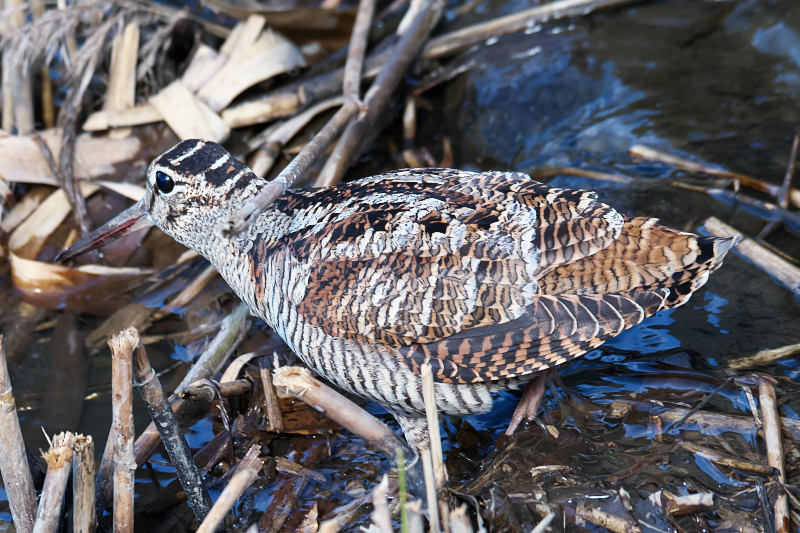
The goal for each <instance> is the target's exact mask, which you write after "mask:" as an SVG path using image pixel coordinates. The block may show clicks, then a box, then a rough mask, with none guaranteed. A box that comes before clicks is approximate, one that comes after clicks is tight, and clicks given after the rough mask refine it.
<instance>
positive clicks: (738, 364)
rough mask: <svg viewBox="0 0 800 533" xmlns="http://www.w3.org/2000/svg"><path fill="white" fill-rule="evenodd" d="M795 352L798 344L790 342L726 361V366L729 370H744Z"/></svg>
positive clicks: (799, 346)
mask: <svg viewBox="0 0 800 533" xmlns="http://www.w3.org/2000/svg"><path fill="white" fill-rule="evenodd" d="M797 353H800V344H790V345H789V346H782V347H781V348H775V349H773V350H761V351H760V352H758V353H756V354H754V355H751V356H749V357H741V358H739V359H734V360H733V361H731V362H730V363H728V368H730V369H731V370H744V369H745V368H754V367H757V366H765V365H769V364H772V363H774V362H775V361H779V360H781V359H783V358H785V357H791V356H793V355H795V354H797Z"/></svg>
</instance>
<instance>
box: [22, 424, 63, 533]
mask: <svg viewBox="0 0 800 533" xmlns="http://www.w3.org/2000/svg"><path fill="white" fill-rule="evenodd" d="M74 441H75V437H74V435H73V434H72V433H69V432H66V433H59V434H58V435H56V436H55V437H53V445H52V447H51V448H50V451H48V452H47V453H45V454H44V455H43V457H44V460H45V461H46V462H47V476H46V477H45V479H44V487H43V488H42V496H41V498H40V500H39V510H38V512H37V513H36V524H34V526H33V532H34V533H55V532H56V531H57V530H58V523H59V521H60V520H61V514H62V513H61V508H62V507H63V505H64V494H65V493H66V491H67V481H68V480H69V474H70V472H71V471H72V446H73V443H74ZM27 466H28V462H27V461H25V467H26V468H27Z"/></svg>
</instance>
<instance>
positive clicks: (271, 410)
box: [259, 366, 284, 433]
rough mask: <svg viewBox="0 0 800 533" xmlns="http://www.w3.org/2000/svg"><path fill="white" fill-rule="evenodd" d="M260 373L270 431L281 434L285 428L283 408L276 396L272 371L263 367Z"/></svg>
mask: <svg viewBox="0 0 800 533" xmlns="http://www.w3.org/2000/svg"><path fill="white" fill-rule="evenodd" d="M259 372H260V374H261V386H262V388H263V389H264V407H265V408H266V412H267V421H268V422H269V430H270V431H275V432H277V433H280V432H281V431H283V427H284V426H283V414H282V413H281V406H280V405H279V404H278V397H277V396H276V395H275V387H274V386H273V384H272V371H271V370H270V369H269V368H265V367H264V366H261V367H260V368H259Z"/></svg>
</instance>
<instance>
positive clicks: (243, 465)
mask: <svg viewBox="0 0 800 533" xmlns="http://www.w3.org/2000/svg"><path fill="white" fill-rule="evenodd" d="M260 453H261V447H260V446H259V445H258V444H254V445H253V446H252V447H251V448H250V450H249V451H248V452H247V455H245V456H244V458H243V459H242V461H241V462H240V463H239V464H238V465H237V466H236V473H235V474H233V477H231V480H230V482H229V483H228V486H227V487H225V490H223V491H222V494H220V496H219V499H217V503H215V504H214V507H212V508H211V510H210V511H209V512H208V515H207V516H206V518H205V520H203V523H202V524H200V527H199V528H198V529H197V533H212V532H213V531H214V530H215V529H216V528H217V526H218V525H219V524H220V523H221V522H222V519H223V518H225V515H226V514H228V511H229V510H230V509H231V507H233V504H234V503H236V500H238V499H239V497H240V496H241V495H242V494H243V493H244V491H245V490H247V487H249V486H250V485H252V484H253V482H254V481H255V480H256V478H257V477H258V473H259V472H260V471H261V459H259V458H258V456H259V454H260Z"/></svg>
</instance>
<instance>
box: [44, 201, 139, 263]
mask: <svg viewBox="0 0 800 533" xmlns="http://www.w3.org/2000/svg"><path fill="white" fill-rule="evenodd" d="M145 198H146V197H145ZM144 200H145V199H144V198H142V199H141V200H139V201H138V202H136V203H135V204H134V205H132V206H131V207H129V208H128V209H126V210H125V211H123V212H122V213H120V214H119V215H117V216H116V217H114V218H113V219H111V220H109V221H108V222H106V223H105V224H104V225H103V226H101V227H100V228H98V229H96V230H94V231H93V232H91V233H90V234H89V235H87V236H86V237H84V238H82V239H81V240H79V241H77V242H76V243H75V244H73V245H72V246H70V247H69V248H67V249H66V250H64V251H63V252H61V253H60V254H58V256H57V257H56V262H57V263H64V262H65V261H68V260H70V259H72V258H73V257H77V256H79V255H81V254H84V253H86V252H89V251H91V250H94V249H96V248H100V247H101V246H105V245H106V244H109V243H112V242H114V241H116V240H117V239H119V238H120V237H124V236H125V235H127V234H129V233H133V232H134V231H138V230H140V229H145V228H149V227H151V226H153V223H152V222H151V221H150V215H149V214H148V212H147V210H146V209H145V208H144Z"/></svg>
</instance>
